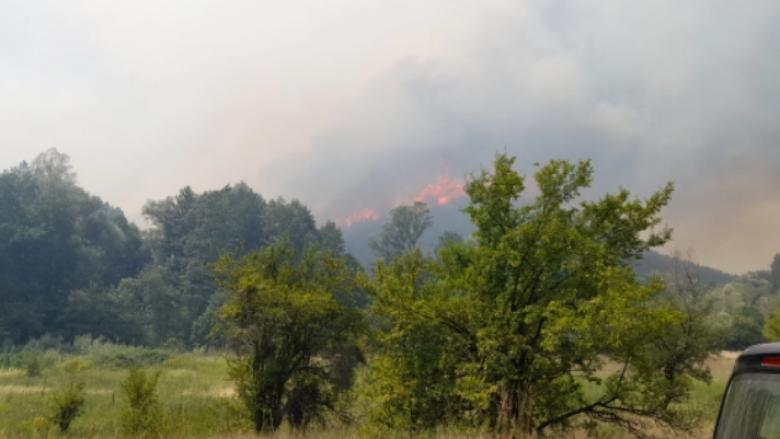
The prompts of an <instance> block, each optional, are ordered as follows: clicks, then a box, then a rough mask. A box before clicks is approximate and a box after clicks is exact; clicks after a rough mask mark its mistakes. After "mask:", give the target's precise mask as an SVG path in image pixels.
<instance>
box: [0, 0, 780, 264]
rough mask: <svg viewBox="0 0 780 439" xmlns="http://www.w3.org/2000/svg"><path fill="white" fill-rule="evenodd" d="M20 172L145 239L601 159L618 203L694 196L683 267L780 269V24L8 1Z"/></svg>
mask: <svg viewBox="0 0 780 439" xmlns="http://www.w3.org/2000/svg"><path fill="white" fill-rule="evenodd" d="M0 10H2V11H3V13H0V124H2V130H0V145H2V147H0V163H2V165H3V166H2V167H9V166H12V165H13V164H15V163H17V162H18V161H21V160H23V159H29V158H31V157H33V156H34V155H35V154H37V153H38V152H41V151H43V150H44V149H47V148H49V147H52V146H55V147H57V148H59V149H60V150H61V151H63V152H66V153H68V154H70V155H71V156H72V158H73V163H74V165H75V166H76V169H77V171H78V172H79V176H80V180H81V183H82V184H83V185H84V186H85V187H86V188H87V189H88V190H90V191H92V192H94V193H96V194H97V195H100V196H101V197H103V198H104V199H106V200H108V201H110V202H112V203H115V204H118V205H120V206H121V207H122V208H123V209H124V210H125V211H126V212H127V213H128V214H129V215H130V216H131V217H132V218H134V219H136V220H141V217H140V209H141V206H142V205H143V203H144V202H145V201H146V200H147V199H159V198H163V197H165V196H167V195H171V194H173V193H174V192H175V191H176V190H178V189H179V188H181V187H183V186H185V185H188V184H189V185H192V186H193V187H194V188H195V189H196V190H206V189H212V188H218V187H221V186H223V185H225V184H227V183H234V182H237V181H240V180H245V181H246V182H247V183H249V184H250V185H251V186H253V187H254V188H255V189H256V190H258V191H259V192H261V193H262V194H263V195H265V196H267V197H275V196H278V195H284V196H285V197H287V198H299V199H300V200H301V201H302V202H304V203H306V204H307V205H309V206H311V207H312V209H313V210H314V212H315V213H316V215H317V217H318V220H320V221H324V220H326V219H333V218H345V217H346V216H348V215H350V214H351V213H353V212H355V211H356V210H361V209H373V210H374V211H376V212H377V213H379V214H382V213H385V212H387V210H389V209H390V208H391V207H392V206H394V205H396V204H398V203H405V202H410V201H411V200H412V199H413V198H414V196H415V195H417V194H419V193H420V191H421V190H422V189H423V188H425V187H426V186H427V185H429V184H432V183H435V182H436V178H437V177H439V176H448V177H450V178H452V179H454V180H457V181H462V178H463V175H464V174H465V173H466V172H469V171H475V170H478V169H479V168H480V167H481V166H486V167H488V166H490V164H491V162H492V159H493V157H494V155H495V153H496V152H498V151H504V150H506V151H507V152H508V153H510V154H512V155H516V156H517V157H518V162H517V165H518V168H519V169H521V170H522V171H523V172H526V173H530V172H532V169H533V168H532V166H531V165H532V163H533V162H535V161H540V162H544V161H546V160H548V159H550V158H567V159H571V160H578V159H584V158H592V159H593V161H594V166H595V168H596V181H595V184H594V189H593V190H591V191H588V196H598V195H599V194H601V193H603V192H604V191H607V190H615V189H617V187H618V186H623V187H626V188H628V189H630V190H632V191H633V192H635V193H637V194H638V195H640V196H647V195H649V194H650V193H651V192H652V191H653V190H655V189H657V188H659V187H661V186H663V185H664V184H665V183H666V182H667V181H669V180H674V181H675V182H676V184H677V192H676V194H675V197H674V200H673V202H672V204H671V205H670V206H669V208H668V209H667V210H666V211H665V212H664V218H665V220H666V222H667V223H668V224H669V225H670V226H672V227H674V228H675V242H674V243H673V244H672V245H671V246H670V248H671V247H679V248H681V249H683V250H687V249H693V251H694V255H695V256H696V258H697V260H698V262H700V263H705V264H710V265H713V266H716V267H718V268H722V269H725V270H729V271H732V272H743V271H746V270H752V269H761V268H765V267H766V266H768V264H769V262H770V261H771V257H772V256H773V255H774V253H776V252H779V251H780V234H776V233H773V232H774V230H775V223H776V218H778V213H780V195H778V193H779V192H780V191H778V188H780V184H778V183H780V172H778V170H780V169H779V168H780V148H778V146H776V143H777V141H778V139H779V138H780V136H779V134H780V133H778V130H779V129H780V128H778V124H777V123H776V120H777V117H778V115H780V83H778V82H777V81H776V80H775V76H776V72H777V71H780V69H779V68H780V65H779V64H780V53H778V52H777V50H773V49H774V48H776V47H778V43H780V30H778V29H777V26H776V23H777V22H778V19H780V4H778V3H777V2H773V1H771V0H757V1H754V2H751V3H750V4H744V3H738V2H733V1H727V0H690V1H686V2H676V1H673V0H657V1H653V2H623V1H618V0H585V1H583V0H576V1H575V0H515V1H508V0H506V1H505V0H491V1H485V0H481V1H476V0H456V1H451V0H450V1H444V0H432V1H429V2H418V1H412V0H399V1H396V2H383V1H380V0H361V1H358V0H341V1H338V2H335V3H333V2H320V1H315V0H296V1H289V2H254V1H249V0H236V1H233V2H205V1H190V0H187V1H185V0H165V1H154V2H153V1H151V0H137V1H133V2H130V1H117V2H102V1H96V0H81V1H78V2H73V3H70V2H69V3H68V4H65V3H64V2H57V1H55V0H42V1H40V2H12V1H10V0H0Z"/></svg>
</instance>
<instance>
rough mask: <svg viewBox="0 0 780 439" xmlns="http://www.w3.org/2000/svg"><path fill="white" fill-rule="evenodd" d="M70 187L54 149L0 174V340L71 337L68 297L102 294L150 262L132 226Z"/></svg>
mask: <svg viewBox="0 0 780 439" xmlns="http://www.w3.org/2000/svg"><path fill="white" fill-rule="evenodd" d="M76 181H77V179H76V174H75V172H73V170H72V168H71V166H70V159H69V157H68V156H67V155H66V154H61V153H59V152H57V151H56V150H53V149H52V150H49V151H47V152H45V153H43V154H41V155H39V156H38V157H37V158H35V159H34V160H33V161H32V164H30V165H28V164H26V163H22V164H21V165H19V166H18V167H15V168H12V169H10V170H6V171H3V172H2V173H0V204H1V205H2V209H0V266H2V267H3V268H2V271H3V273H2V275H0V337H3V338H8V339H10V340H11V341H12V342H22V341H25V340H27V339H29V338H34V337H38V336H40V335H42V334H43V333H46V332H48V333H50V334H60V335H62V334H68V333H70V332H71V329H72V328H69V327H68V324H69V323H70V322H73V319H71V318H69V316H68V315H67V314H66V313H65V312H64V310H66V308H67V304H68V298H69V296H70V294H71V293H72V292H73V291H76V290H80V289H85V288H90V287H91V286H92V285H96V286H98V287H100V288H103V289H108V288H110V287H112V286H114V285H116V283H117V282H119V280H120V279H122V278H123V277H127V276H134V275H136V274H137V273H138V272H139V271H140V270H141V268H142V267H143V266H144V265H145V264H146V263H147V262H148V261H149V256H150V255H149V252H148V251H147V249H146V248H145V247H144V245H143V242H142V241H141V234H140V231H139V230H138V228H137V227H135V226H134V225H133V224H130V223H129V222H128V221H127V219H126V218H125V217H124V214H123V213H122V211H121V210H119V209H117V208H115V207H112V206H110V205H108V204H107V203H105V202H103V201H102V200H101V199H100V198H98V197H95V196H92V195H90V194H88V193H87V192H86V191H84V190H83V189H82V188H80V187H78V186H77V185H76Z"/></svg>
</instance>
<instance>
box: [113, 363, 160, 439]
mask: <svg viewBox="0 0 780 439" xmlns="http://www.w3.org/2000/svg"><path fill="white" fill-rule="evenodd" d="M159 378H160V373H159V372H157V373H154V374H149V375H147V373H146V372H145V371H143V370H141V369H138V368H131V369H130V371H129V374H128V376H127V379H126V380H125V381H124V382H122V391H123V392H124V396H125V398H126V399H127V407H126V408H125V410H123V411H122V415H121V417H122V418H121V425H122V430H123V431H124V433H125V434H128V435H133V436H137V435H146V436H156V435H158V434H159V432H160V428H161V427H162V409H161V407H160V404H159V402H158V400H157V381H158V380H159Z"/></svg>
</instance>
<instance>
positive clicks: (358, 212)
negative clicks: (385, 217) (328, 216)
mask: <svg viewBox="0 0 780 439" xmlns="http://www.w3.org/2000/svg"><path fill="white" fill-rule="evenodd" d="M378 219H379V215H377V213H376V212H374V210H373V209H360V208H358V209H355V211H354V212H352V214H351V215H349V216H348V217H346V218H344V219H339V220H336V224H337V225H339V226H342V225H346V226H347V227H350V226H352V225H353V224H355V223H362V222H365V221H376V220H378Z"/></svg>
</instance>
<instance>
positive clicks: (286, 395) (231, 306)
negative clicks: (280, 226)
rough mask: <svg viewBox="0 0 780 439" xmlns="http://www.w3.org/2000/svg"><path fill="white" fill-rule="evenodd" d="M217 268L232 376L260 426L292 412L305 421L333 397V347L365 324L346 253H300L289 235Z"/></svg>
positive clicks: (296, 420) (268, 427)
mask: <svg viewBox="0 0 780 439" xmlns="http://www.w3.org/2000/svg"><path fill="white" fill-rule="evenodd" d="M216 272H217V273H218V275H219V278H220V284H221V285H222V286H223V288H224V289H225V291H227V299H226V302H225V304H224V306H223V307H222V308H221V310H220V313H219V317H220V318H219V320H218V323H219V326H217V327H216V328H215V334H221V335H223V336H224V337H226V339H227V340H228V342H229V345H230V348H231V350H232V352H233V353H234V354H235V357H234V358H233V359H231V360H230V361H229V374H230V378H231V379H232V380H233V381H234V382H235V383H236V387H237V391H238V395H239V397H240V398H241V400H242V401H243V402H244V404H245V405H246V407H247V409H248V410H249V412H250V413H251V414H252V420H253V422H254V426H255V429H256V430H257V431H258V432H261V431H273V430H276V429H277V428H278V427H279V425H280V423H281V422H282V420H283V418H284V417H285V415H287V417H288V420H290V421H291V422H292V423H293V426H294V427H301V426H303V425H305V424H306V423H307V419H310V418H311V417H312V416H314V415H316V412H317V411H319V410H320V409H322V408H327V407H328V406H330V405H331V404H329V403H328V401H329V400H330V398H328V397H326V394H327V391H328V388H327V386H326V384H327V383H328V382H331V381H333V376H332V375H331V371H332V370H333V368H331V367H329V365H328V364H326V362H325V360H324V358H326V357H327V355H325V354H326V352H327V351H328V350H330V349H332V348H334V347H336V346H338V345H341V344H343V343H345V342H348V341H349V340H350V339H351V338H352V337H353V336H354V335H355V334H356V332H357V331H358V330H359V329H360V328H361V325H362V315H361V313H360V311H359V310H358V309H357V308H355V307H354V306H353V293H354V282H353V280H352V279H353V275H352V273H351V271H350V269H349V267H348V265H347V260H346V258H343V257H335V256H333V255H332V254H331V253H325V254H322V253H318V252H315V251H314V250H308V251H306V252H305V253H304V254H303V255H302V256H298V255H297V254H296V251H295V250H294V248H293V247H292V244H291V243H290V242H289V241H287V240H282V241H280V242H279V243H277V244H274V245H272V246H270V247H268V248H265V249H261V250H257V251H255V252H253V253H251V254H249V255H247V256H245V257H240V258H234V257H230V256H223V257H222V258H221V259H220V261H219V262H218V263H217V265H216ZM285 409H288V411H287V412H285Z"/></svg>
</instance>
